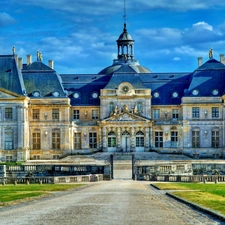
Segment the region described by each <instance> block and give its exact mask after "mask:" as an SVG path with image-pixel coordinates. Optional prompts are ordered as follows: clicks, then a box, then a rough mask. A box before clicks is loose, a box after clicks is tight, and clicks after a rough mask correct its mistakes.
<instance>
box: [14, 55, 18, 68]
mask: <svg viewBox="0 0 225 225" xmlns="http://www.w3.org/2000/svg"><path fill="white" fill-rule="evenodd" d="M14 58H15V60H16V65H17V66H18V55H17V54H14Z"/></svg>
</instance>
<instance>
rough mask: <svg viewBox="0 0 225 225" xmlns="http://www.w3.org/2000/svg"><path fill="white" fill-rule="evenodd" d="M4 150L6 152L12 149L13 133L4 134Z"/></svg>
mask: <svg viewBox="0 0 225 225" xmlns="http://www.w3.org/2000/svg"><path fill="white" fill-rule="evenodd" d="M5 149H6V150H12V149H13V132H6V133H5Z"/></svg>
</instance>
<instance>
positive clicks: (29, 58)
mask: <svg viewBox="0 0 225 225" xmlns="http://www.w3.org/2000/svg"><path fill="white" fill-rule="evenodd" d="M31 63H32V55H27V65H30V64H31Z"/></svg>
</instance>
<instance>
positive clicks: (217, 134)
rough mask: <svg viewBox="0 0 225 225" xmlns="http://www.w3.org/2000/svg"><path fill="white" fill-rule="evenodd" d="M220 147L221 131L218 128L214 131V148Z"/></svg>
mask: <svg viewBox="0 0 225 225" xmlns="http://www.w3.org/2000/svg"><path fill="white" fill-rule="evenodd" d="M219 147H220V132H219V131H217V130H213V131H212V148H219Z"/></svg>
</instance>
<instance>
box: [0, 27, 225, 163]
mask: <svg viewBox="0 0 225 225" xmlns="http://www.w3.org/2000/svg"><path fill="white" fill-rule="evenodd" d="M117 47H118V56H117V59H115V60H114V61H113V64H112V65H111V66H109V67H107V68H105V69H103V70H102V71H100V72H99V73H98V74H58V73H57V72H56V71H55V70H54V68H53V62H52V61H49V64H48V66H47V65H45V64H44V63H43V62H42V55H41V54H40V53H39V52H37V60H36V61H34V62H32V58H31V55H28V56H27V63H26V64H23V63H22V59H21V58H18V56H17V55H16V54H15V52H14V51H15V50H14V49H13V54H12V55H0V133H1V137H0V161H2V162H5V161H26V160H39V159H40V160H41V159H45V160H48V159H49V160H52V159H58V158H62V157H65V156H67V155H71V154H78V153H79V154H81V153H88V152H89V153H90V152H97V151H104V152H150V151H156V152H158V153H171V154H184V155H187V156H190V157H193V158H224V157H225V143H224V140H225V110H224V104H225V103H224V98H225V95H224V91H225V65H224V58H223V55H221V58H220V61H217V60H216V59H214V58H213V54H212V52H210V54H209V60H208V61H206V62H205V63H204V64H202V59H201V58H199V67H198V68H197V69H196V70H195V71H193V72H189V73H153V72H151V71H150V70H149V69H147V68H145V67H143V66H141V65H140V64H139V62H138V60H136V59H135V57H134V40H133V39H132V37H131V35H130V34H129V33H128V32H127V28H126V24H124V29H123V32H122V34H121V35H120V36H119V38H118V40H117Z"/></svg>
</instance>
